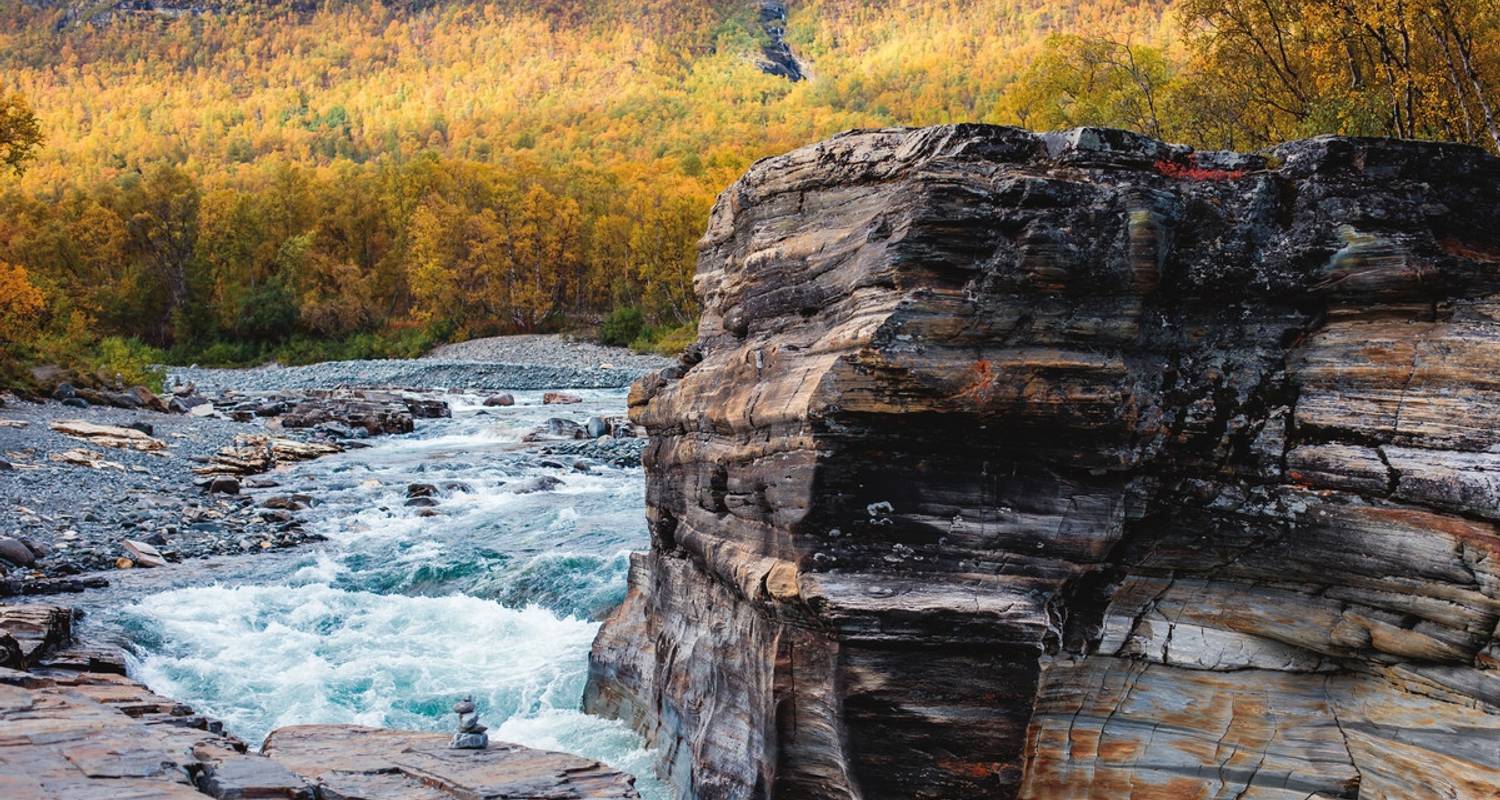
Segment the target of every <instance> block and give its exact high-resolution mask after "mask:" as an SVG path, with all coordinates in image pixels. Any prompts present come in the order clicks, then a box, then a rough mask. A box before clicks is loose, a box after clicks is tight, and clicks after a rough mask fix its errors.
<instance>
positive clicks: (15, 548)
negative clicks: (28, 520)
mask: <svg viewBox="0 0 1500 800" xmlns="http://www.w3.org/2000/svg"><path fill="white" fill-rule="evenodd" d="M0 559H5V560H6V561H9V562H10V563H12V564H15V565H16V566H18V567H29V566H31V565H32V564H35V563H36V554H35V553H33V552H32V551H31V548H29V547H27V546H26V544H25V543H24V542H22V541H21V540H20V539H12V538H11V537H9V536H0Z"/></svg>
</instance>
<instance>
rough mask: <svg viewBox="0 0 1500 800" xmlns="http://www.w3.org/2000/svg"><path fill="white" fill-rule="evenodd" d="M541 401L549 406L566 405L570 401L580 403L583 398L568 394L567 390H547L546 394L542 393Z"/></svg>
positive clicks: (570, 402)
mask: <svg viewBox="0 0 1500 800" xmlns="http://www.w3.org/2000/svg"><path fill="white" fill-rule="evenodd" d="M542 402H543V403H544V404H546V405H549V406H551V405H568V404H572V403H582V402H583V398H582V397H579V396H578V395H576V394H568V393H567V392H547V393H546V394H543V395H542Z"/></svg>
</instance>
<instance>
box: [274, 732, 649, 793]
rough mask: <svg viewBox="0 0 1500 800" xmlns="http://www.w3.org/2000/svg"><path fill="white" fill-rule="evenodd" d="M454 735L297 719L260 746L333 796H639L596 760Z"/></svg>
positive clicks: (624, 778)
mask: <svg viewBox="0 0 1500 800" xmlns="http://www.w3.org/2000/svg"><path fill="white" fill-rule="evenodd" d="M449 738H450V737H449V736H448V735H446V734H442V733H415V732H409V731H391V730H382V729H379V728H364V727H359V726H353V725H295V726H292V727H287V728H280V729H278V730H275V731H272V732H271V734H270V735H269V736H267V737H266V741H265V744H264V745H263V746H262V748H261V750H262V752H264V753H265V754H266V755H268V756H270V757H271V759H273V760H274V761H276V762H277V763H279V764H281V765H283V766H285V767H286V768H287V769H289V770H291V771H292V772H294V773H296V774H297V775H300V776H301V777H303V778H305V779H307V781H308V782H309V783H312V784H314V785H315V786H316V787H317V791H318V793H319V796H320V797H328V798H348V800H362V799H365V798H367V799H368V800H377V799H379V800H386V799H387V798H389V800H442V799H443V798H463V799H464V800H470V799H471V798H472V799H473V800H490V799H491V798H493V799H494V800H499V799H500V798H536V799H537V800H542V799H543V798H546V800H592V799H593V798H599V799H600V800H603V799H604V798H620V799H621V800H625V799H627V798H638V797H640V795H639V794H637V793H636V790H635V779H634V778H631V777H630V776H629V775H626V774H624V773H621V772H616V771H614V770H612V769H610V768H609V767H606V766H604V765H603V764H600V763H599V762H597V761H589V760H588V759H583V758H579V757H577V756H570V755H565V754H562V753H549V752H544V751H541V750H532V749H530V748H526V747H521V746H519V745H508V744H503V743H492V744H491V745H490V746H489V748H488V749H486V750H453V749H449V747H448V741H449Z"/></svg>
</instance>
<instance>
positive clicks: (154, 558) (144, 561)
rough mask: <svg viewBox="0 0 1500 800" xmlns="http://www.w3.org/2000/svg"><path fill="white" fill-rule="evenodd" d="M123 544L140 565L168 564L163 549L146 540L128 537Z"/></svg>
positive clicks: (158, 565)
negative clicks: (163, 556) (139, 540)
mask: <svg viewBox="0 0 1500 800" xmlns="http://www.w3.org/2000/svg"><path fill="white" fill-rule="evenodd" d="M209 491H213V489H212V487H210V489H209ZM236 491H238V487H236ZM229 494H234V492H229ZM122 546H123V547H124V548H125V552H126V554H127V555H129V556H130V558H131V560H132V561H134V562H135V564H136V566H138V567H165V566H166V565H167V560H166V559H165V558H162V555H161V551H159V550H157V549H156V548H155V547H152V546H151V545H149V544H146V543H145V542H137V541H134V540H132V539H126V540H125V541H124V542H123V543H122Z"/></svg>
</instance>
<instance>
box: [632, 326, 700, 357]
mask: <svg viewBox="0 0 1500 800" xmlns="http://www.w3.org/2000/svg"><path fill="white" fill-rule="evenodd" d="M697 340H698V326H697V325H696V324H694V323H691V322H690V323H688V324H686V325H679V326H676V327H670V328H669V327H663V328H648V329H646V330H644V331H642V332H641V335H640V336H638V337H636V339H635V341H633V342H631V343H630V347H631V349H633V350H636V351H638V352H642V353H656V354H657V355H663V356H675V355H677V354H678V353H681V352H682V351H683V350H686V349H687V346H688V345H690V344H692V343H693V342H695V341H697Z"/></svg>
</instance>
